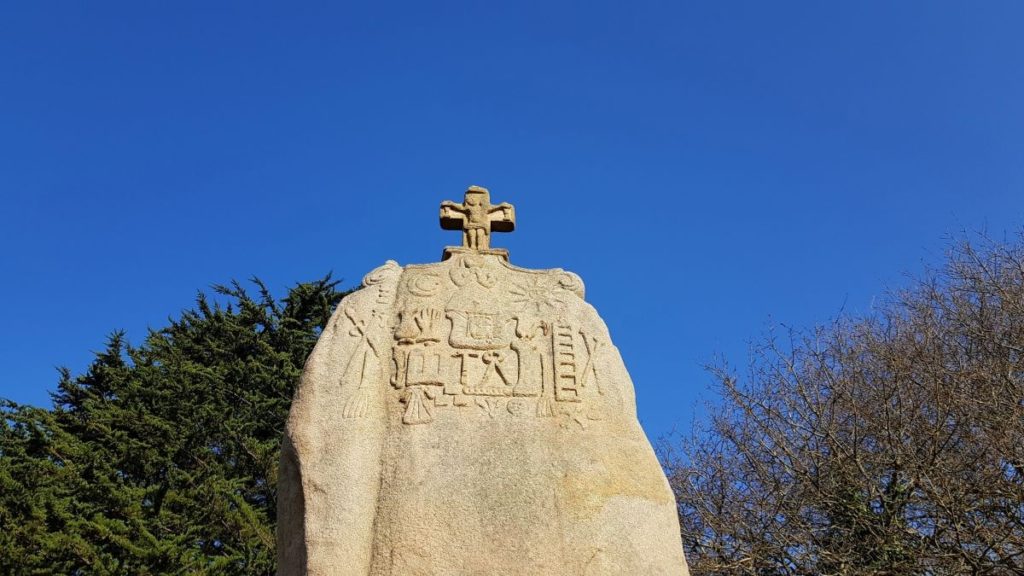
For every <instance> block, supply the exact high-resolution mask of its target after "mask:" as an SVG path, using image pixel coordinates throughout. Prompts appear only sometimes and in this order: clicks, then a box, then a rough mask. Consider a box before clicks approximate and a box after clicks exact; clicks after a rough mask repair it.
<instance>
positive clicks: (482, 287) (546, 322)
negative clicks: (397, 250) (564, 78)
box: [278, 188, 687, 576]
mask: <svg viewBox="0 0 1024 576" xmlns="http://www.w3.org/2000/svg"><path fill="white" fill-rule="evenodd" d="M441 216H442V224H443V225H444V226H445V227H446V228H454V229H458V228H460V227H461V228H462V229H464V230H465V235H464V242H463V244H464V246H463V247H462V248H449V249H447V250H446V251H445V256H444V260H443V261H442V262H440V263H436V264H427V265H410V266H406V267H404V268H402V267H400V266H398V265H397V264H396V263H394V262H388V263H386V264H385V265H383V266H381V267H380V268H378V269H376V270H374V271H373V272H371V273H370V274H369V275H367V276H366V278H365V279H364V280H363V288H362V289H361V290H359V291H357V292H355V293H353V294H351V295H349V296H348V297H346V298H345V299H344V300H343V301H342V302H341V304H340V305H339V306H338V310H337V311H336V312H335V314H334V317H333V318H332V319H331V321H330V323H329V324H328V326H327V328H326V329H325V330H324V332H323V334H322V335H321V337H320V340H319V341H318V342H317V345H316V348H315V349H314V350H313V352H312V354H311V355H310V357H309V359H308V361H307V363H306V368H305V371H304V373H303V376H302V381H301V383H300V385H299V388H298V391H297V393H296V396H295V399H294V402H293V404H292V409H291V413H290V415H289V419H288V429H287V434H286V437H285V442H284V448H283V453H282V461H281V474H280V479H279V486H280V487H279V493H278V522H279V524H278V554H279V574H281V575H287V576H291V575H306V574H308V575H312V576H328V575H330V576H335V575H337V576H342V575H344V576H350V575H351V576H421V575H422V576H444V575H473V576H477V575H479V576H485V575H487V576H491V575H503V576H504V575H509V576H511V575H515V576H548V575H551V576H556V575H557V576H565V575H605V576H611V575H630V576H654V575H672V576H678V575H681V574H687V568H686V561H685V560H684V558H683V552H682V546H681V543H680V536H679V524H678V519H677V516H676V505H675V500H674V498H673V495H672V492H671V490H670V489H669V486H668V482H667V481H666V479H665V475H664V473H663V472H662V470H661V467H660V466H659V464H658V461H657V459H656V458H655V455H654V452H653V451H652V449H651V446H650V443H649V442H648V441H647V438H646V436H645V435H644V433H643V430H642V429H641V428H640V425H639V423H638V421H637V418H636V405H635V401H634V395H633V384H632V382H631V381H630V378H629V374H627V372H626V369H625V366H624V365H623V363H622V359H621V357H620V356H619V353H618V350H617V349H616V348H615V346H614V345H613V344H612V342H611V339H610V338H609V335H608V329H607V328H606V326H605V325H604V323H603V322H602V321H601V319H600V317H599V316H598V315H597V312H596V311H595V310H594V308H593V307H592V306H590V305H589V304H587V303H586V302H585V301H584V299H583V283H582V281H581V280H580V278H579V277H578V276H576V275H575V274H572V273H570V272H565V271H563V270H560V269H554V270H527V269H523V268H518V267H515V266H512V265H511V264H509V263H508V260H507V252H505V251H503V250H497V249H491V248H490V244H489V241H490V232H491V230H496V231H502V230H504V231H510V230H511V229H512V227H513V226H514V213H513V211H512V207H511V206H510V205H508V204H502V205H498V206H491V204H490V202H489V198H488V194H487V191H486V190H484V189H482V188H471V189H470V190H469V191H468V192H467V199H466V202H465V203H464V204H462V205H458V204H453V203H445V204H443V205H442V213H441ZM460 222H461V224H460ZM495 222H498V223H500V224H499V226H496V227H492V223H495Z"/></svg>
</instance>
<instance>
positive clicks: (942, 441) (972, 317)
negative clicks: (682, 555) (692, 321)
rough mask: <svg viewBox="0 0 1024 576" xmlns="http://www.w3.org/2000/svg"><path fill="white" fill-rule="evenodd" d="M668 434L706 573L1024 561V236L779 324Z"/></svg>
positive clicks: (945, 568) (975, 569)
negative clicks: (800, 327) (675, 435)
mask: <svg viewBox="0 0 1024 576" xmlns="http://www.w3.org/2000/svg"><path fill="white" fill-rule="evenodd" d="M711 371H712V373H713V374H714V375H715V377H716V381H717V383H718V387H719V388H720V390H721V393H722V396H723V399H722V405H721V406H720V407H716V408H715V410H714V412H715V414H714V416H712V417H710V418H709V420H708V422H707V424H706V426H703V427H698V429H697V430H696V431H695V433H694V435H693V436H692V437H691V438H688V439H686V440H684V441H683V442H673V443H672V444H671V445H669V444H665V445H664V446H663V447H662V454H663V457H664V458H665V462H666V465H667V469H668V471H669V474H670V481H671V483H672V485H673V487H674V488H675V490H676V493H677V497H678V500H679V503H680V519H681V521H682V530H683V536H684V542H685V546H686V549H687V554H688V556H689V559H690V561H691V564H692V568H693V571H694V573H696V574H720V575H732V574H736V575H739V574H744V575H748V574H749V575H755V574H756V575H783V574H794V575H797V574H799V575H804V574H807V575H810V574H893V575H895V574H900V575H904V574H922V575H933V574H934V575H942V574H1021V573H1024V242H1016V243H1013V242H1010V243H1003V242H993V241H989V240H985V239H982V240H981V241H980V242H974V243H970V242H960V243H957V244H955V245H954V246H953V247H952V248H951V250H950V252H949V255H948V259H947V260H946V262H945V265H944V266H943V267H942V268H940V269H938V270H933V271H930V272H928V273H927V274H926V275H925V276H924V277H923V279H921V280H920V281H917V282H916V283H915V285H914V286H913V287H912V288H910V289H907V290H905V291H902V292H898V293H896V294H894V295H893V296H892V297H891V298H890V299H889V300H888V301H887V302H886V303H885V304H884V305H883V306H881V307H880V308H879V309H877V310H876V311H875V312H873V313H872V314H870V315H869V316H867V317H861V318H849V317H847V318H842V319H840V320H838V321H836V322H835V324H834V325H832V326H829V327H826V328H821V329H817V330H810V331H789V332H788V334H786V335H784V336H782V337H780V336H778V335H769V336H767V337H766V338H764V339H763V340H762V341H760V342H759V343H758V344H756V345H755V346H754V348H753V354H752V360H751V363H750V369H749V372H748V374H747V375H746V377H745V378H744V379H742V380H741V379H739V378H737V377H736V375H735V373H734V372H733V371H732V370H730V369H729V368H728V366H725V365H723V364H717V365H714V366H712V367H711Z"/></svg>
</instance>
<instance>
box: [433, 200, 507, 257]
mask: <svg viewBox="0 0 1024 576" xmlns="http://www.w3.org/2000/svg"><path fill="white" fill-rule="evenodd" d="M441 228H443V229H445V230H462V246H463V247H465V248H469V249H471V250H487V249H489V248H490V247H491V232H492V231H493V232H511V231H513V230H515V228H516V211H515V208H513V207H512V205H511V204H509V203H508V202H502V203H501V204H491V193H490V192H488V191H487V188H481V187H480V186H470V187H469V189H468V190H466V199H465V200H463V201H462V204H456V203H455V202H452V201H450V200H445V201H444V202H441Z"/></svg>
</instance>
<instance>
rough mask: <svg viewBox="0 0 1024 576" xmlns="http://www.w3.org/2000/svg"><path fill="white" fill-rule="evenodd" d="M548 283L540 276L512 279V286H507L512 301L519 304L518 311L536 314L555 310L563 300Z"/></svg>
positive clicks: (544, 313) (540, 314)
mask: <svg viewBox="0 0 1024 576" xmlns="http://www.w3.org/2000/svg"><path fill="white" fill-rule="evenodd" d="M548 284H549V283H547V282H544V278H542V277H530V278H524V279H522V280H514V281H513V282H512V288H509V292H510V293H511V294H512V303H513V304H515V305H518V306H519V311H520V312H534V313H535V314H537V315H538V316H545V315H547V314H548V313H551V312H555V311H557V310H558V308H559V307H560V306H563V305H564V304H565V302H564V301H563V300H562V299H561V298H559V297H558V295H556V294H555V293H554V291H553V290H552V289H551V286H548Z"/></svg>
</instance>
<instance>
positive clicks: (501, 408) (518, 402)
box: [368, 254, 600, 427]
mask: <svg viewBox="0 0 1024 576" xmlns="http://www.w3.org/2000/svg"><path fill="white" fill-rule="evenodd" d="M496 262H497V259H494V258H490V259H489V258H488V257H485V256H482V255H474V254H469V255H464V256H456V257H455V258H453V259H452V260H451V261H450V262H449V263H448V266H449V267H450V268H449V269H448V273H447V275H445V274H444V273H443V272H441V271H428V270H414V271H411V272H410V273H409V276H407V277H406V278H403V280H402V286H403V287H404V292H403V299H402V300H401V301H400V303H399V305H398V307H397V310H396V312H395V314H394V317H393V319H392V321H393V324H392V326H393V331H392V336H393V338H394V340H393V344H392V351H391V359H390V360H391V377H390V381H391V385H392V386H393V387H394V388H395V390H396V391H397V393H398V394H397V395H398V400H399V401H401V402H402V403H403V404H404V405H405V406H404V411H403V413H402V422H404V423H405V424H409V425H416V424H429V423H431V422H433V421H434V420H435V419H436V418H439V417H444V418H447V417H450V416H446V415H448V414H450V415H457V414H461V415H463V417H473V418H479V417H481V416H483V417H486V418H487V419H494V420H500V419H502V418H504V419H522V418H549V419H554V420H555V421H557V422H559V423H560V424H562V425H563V426H564V422H565V421H566V420H568V421H569V422H576V421H578V422H580V424H579V425H580V426H581V427H582V426H584V425H585V417H584V414H586V413H587V412H586V410H585V409H586V408H587V401H585V400H584V394H583V389H584V388H585V387H586V386H587V385H588V384H592V383H595V382H596V379H597V378H596V370H595V368H594V366H593V361H594V357H595V352H596V351H597V349H598V347H599V345H600V343H599V341H598V340H597V339H596V338H594V337H590V336H588V335H587V334H585V333H584V332H583V331H582V330H581V329H580V328H579V327H578V326H576V325H574V324H573V323H572V322H571V321H569V320H566V319H565V315H566V302H567V300H566V299H567V298H571V297H573V296H572V292H573V291H576V290H579V291H582V289H581V288H579V287H577V286H576V285H574V284H573V280H574V279H575V276H573V275H569V274H567V273H561V272H559V273H556V274H539V275H536V274H535V275H517V276H513V277H506V276H505V274H507V272H506V271H505V270H504V269H502V268H501V267H500V266H498V265H496ZM442 302H443V304H442ZM368 354H370V355H374V354H375V353H374V352H369V353H368ZM574 426H575V424H574Z"/></svg>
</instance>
